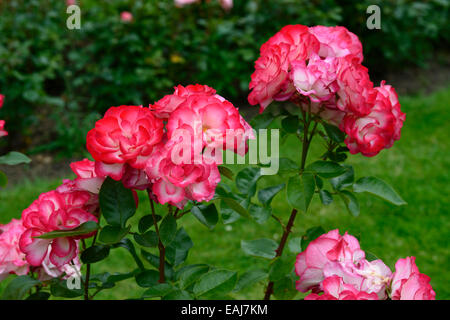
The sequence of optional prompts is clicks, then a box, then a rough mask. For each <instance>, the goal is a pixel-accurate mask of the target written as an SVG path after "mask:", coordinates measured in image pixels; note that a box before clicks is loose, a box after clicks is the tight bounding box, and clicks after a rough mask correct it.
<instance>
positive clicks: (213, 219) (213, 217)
mask: <svg viewBox="0 0 450 320" xmlns="http://www.w3.org/2000/svg"><path fill="white" fill-rule="evenodd" d="M191 213H192V214H193V215H194V217H196V218H197V219H198V221H200V222H201V223H202V224H203V225H205V226H206V227H207V228H208V229H210V230H212V229H214V227H215V226H216V224H217V222H218V221H219V214H218V213H217V209H216V206H215V205H214V203H211V204H209V205H199V206H193V207H192V208H191Z"/></svg>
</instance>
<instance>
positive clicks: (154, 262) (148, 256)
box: [141, 250, 175, 279]
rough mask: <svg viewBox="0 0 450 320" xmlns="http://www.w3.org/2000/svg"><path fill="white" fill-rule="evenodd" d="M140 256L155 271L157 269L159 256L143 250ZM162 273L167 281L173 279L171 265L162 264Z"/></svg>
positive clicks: (173, 273)
mask: <svg viewBox="0 0 450 320" xmlns="http://www.w3.org/2000/svg"><path fill="white" fill-rule="evenodd" d="M141 254H142V256H143V257H144V259H145V260H147V261H148V262H149V263H150V264H151V265H152V266H153V267H155V268H157V269H158V268H159V256H157V255H155V254H153V253H150V252H147V251H145V250H141ZM164 273H165V276H166V277H167V278H168V279H173V277H174V276H175V272H174V271H173V267H172V265H171V264H169V263H167V262H166V261H165V262H164Z"/></svg>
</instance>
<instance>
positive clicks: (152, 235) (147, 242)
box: [134, 231, 159, 248]
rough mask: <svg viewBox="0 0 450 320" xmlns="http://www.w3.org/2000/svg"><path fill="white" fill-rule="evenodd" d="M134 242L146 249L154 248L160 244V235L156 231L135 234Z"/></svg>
mask: <svg viewBox="0 0 450 320" xmlns="http://www.w3.org/2000/svg"><path fill="white" fill-rule="evenodd" d="M134 240H135V241H136V242H137V243H138V244H140V245H141V246H144V247H149V248H153V247H156V246H157V245H158V243H159V239H158V235H157V234H156V232H155V231H147V232H145V233H143V234H135V235H134Z"/></svg>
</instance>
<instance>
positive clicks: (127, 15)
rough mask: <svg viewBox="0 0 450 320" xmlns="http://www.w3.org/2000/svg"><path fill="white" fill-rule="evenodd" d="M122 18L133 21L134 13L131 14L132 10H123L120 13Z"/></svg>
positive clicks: (125, 20)
mask: <svg viewBox="0 0 450 320" xmlns="http://www.w3.org/2000/svg"><path fill="white" fill-rule="evenodd" d="M120 20H122V22H131V21H133V15H132V14H131V12H128V11H123V12H122V13H121V14H120Z"/></svg>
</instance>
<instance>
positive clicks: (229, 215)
mask: <svg viewBox="0 0 450 320" xmlns="http://www.w3.org/2000/svg"><path fill="white" fill-rule="evenodd" d="M242 209H244V208H242ZM244 211H245V212H246V210H245V209H244ZM220 214H221V216H222V222H223V223H224V224H229V223H233V222H235V221H237V220H238V219H239V218H240V217H241V215H240V214H239V213H237V212H236V211H234V210H233V209H231V208H230V206H228V205H227V203H226V202H225V201H224V200H223V199H222V200H220Z"/></svg>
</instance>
